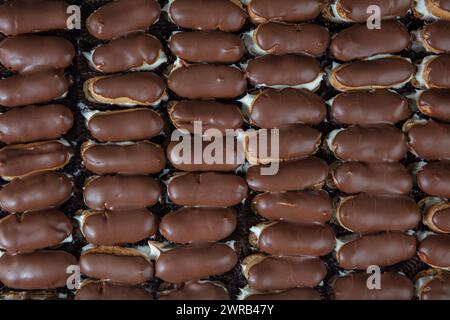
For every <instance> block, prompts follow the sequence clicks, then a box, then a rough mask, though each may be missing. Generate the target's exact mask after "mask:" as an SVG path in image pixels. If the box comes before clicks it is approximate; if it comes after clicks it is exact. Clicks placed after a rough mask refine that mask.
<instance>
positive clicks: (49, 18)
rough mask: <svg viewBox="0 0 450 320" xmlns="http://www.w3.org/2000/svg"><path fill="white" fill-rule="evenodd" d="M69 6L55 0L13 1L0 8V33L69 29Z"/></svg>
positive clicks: (13, 33)
mask: <svg viewBox="0 0 450 320" xmlns="http://www.w3.org/2000/svg"><path fill="white" fill-rule="evenodd" d="M67 7H68V5H67V4H66V3H65V2H64V1H59V0H58V1H54V0H37V1H27V0H12V1H8V2H5V3H3V4H2V5H1V6H0V32H1V33H3V34H4V35H6V36H14V35H18V34H21V33H30V32H40V31H49V30H57V29H67V19H68V18H69V14H68V13H67Z"/></svg>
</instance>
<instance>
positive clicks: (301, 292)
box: [244, 288, 321, 301]
mask: <svg viewBox="0 0 450 320" xmlns="http://www.w3.org/2000/svg"><path fill="white" fill-rule="evenodd" d="M320 299H321V297H320V294H319V293H318V292H317V291H316V290H314V289H311V288H295V289H289V290H286V291H277V292H269V293H256V294H255V293H253V294H250V295H248V296H246V297H245V298H244V300H260V301H261V300H308V301H310V300H320Z"/></svg>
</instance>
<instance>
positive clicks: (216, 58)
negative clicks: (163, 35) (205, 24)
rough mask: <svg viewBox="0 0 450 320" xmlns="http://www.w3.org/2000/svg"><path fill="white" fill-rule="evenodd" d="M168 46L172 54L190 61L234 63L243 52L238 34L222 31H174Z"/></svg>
mask: <svg viewBox="0 0 450 320" xmlns="http://www.w3.org/2000/svg"><path fill="white" fill-rule="evenodd" d="M168 46H169V48H170V50H171V51H172V53H173V54H174V55H176V56H177V57H179V58H180V59H183V60H185V61H189V62H191V63H202V62H207V63H235V62H238V61H239V60H241V58H242V56H243V55H244V53H245V46H244V42H243V41H242V39H241V38H239V36H237V35H235V34H233V33H227V32H222V31H190V32H176V33H173V34H172V36H171V37H170V40H169V43H168Z"/></svg>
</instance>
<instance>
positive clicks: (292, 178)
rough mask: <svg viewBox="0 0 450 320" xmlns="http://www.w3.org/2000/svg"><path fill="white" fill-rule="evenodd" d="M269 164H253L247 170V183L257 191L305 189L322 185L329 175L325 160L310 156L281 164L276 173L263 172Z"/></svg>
mask: <svg viewBox="0 0 450 320" xmlns="http://www.w3.org/2000/svg"><path fill="white" fill-rule="evenodd" d="M265 167H268V165H258V166H252V167H250V168H249V169H248V171H247V183H248V185H249V187H250V188H251V189H253V190H256V191H268V192H282V191H294V190H303V189H308V188H314V187H317V186H320V184H322V183H323V182H324V181H325V179H326V178H327V176H328V165H327V163H326V162H325V161H323V160H322V159H319V158H315V157H309V158H305V159H302V160H297V161H287V162H282V163H280V164H279V170H278V172H277V173H276V174H275V175H264V174H262V171H261V168H265Z"/></svg>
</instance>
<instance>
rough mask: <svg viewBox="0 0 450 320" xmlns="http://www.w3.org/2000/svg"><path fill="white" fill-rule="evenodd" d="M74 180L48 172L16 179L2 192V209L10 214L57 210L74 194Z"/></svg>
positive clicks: (0, 205) (0, 193) (5, 186)
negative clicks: (47, 209) (48, 209)
mask: <svg viewBox="0 0 450 320" xmlns="http://www.w3.org/2000/svg"><path fill="white" fill-rule="evenodd" d="M72 186H73V182H72V179H71V178H70V177H68V176H66V175H64V174H61V173H58V172H48V173H42V174H37V175H32V176H29V177H25V178H18V179H15V180H13V181H11V182H9V183H8V184H6V185H4V186H3V188H2V189H1V190H0V207H1V208H2V209H3V210H5V211H8V212H10V213H18V212H26V211H37V210H43V209H46V208H55V207H57V206H59V205H61V204H63V203H64V202H66V201H67V200H68V199H69V198H70V196H71V194H72Z"/></svg>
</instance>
